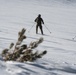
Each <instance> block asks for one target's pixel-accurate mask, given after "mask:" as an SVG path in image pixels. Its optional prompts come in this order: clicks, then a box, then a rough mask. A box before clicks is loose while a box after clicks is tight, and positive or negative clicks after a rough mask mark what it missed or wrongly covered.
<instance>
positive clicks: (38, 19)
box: [35, 17, 44, 26]
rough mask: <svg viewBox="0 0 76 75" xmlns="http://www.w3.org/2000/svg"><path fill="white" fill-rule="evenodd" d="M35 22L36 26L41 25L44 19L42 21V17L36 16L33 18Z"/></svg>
mask: <svg viewBox="0 0 76 75" xmlns="http://www.w3.org/2000/svg"><path fill="white" fill-rule="evenodd" d="M35 22H37V25H38V26H41V25H42V24H44V21H43V19H42V18H41V17H37V18H36V19H35Z"/></svg>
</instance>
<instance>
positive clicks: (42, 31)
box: [40, 26, 43, 35]
mask: <svg viewBox="0 0 76 75" xmlns="http://www.w3.org/2000/svg"><path fill="white" fill-rule="evenodd" d="M40 30H41V33H42V35H43V29H42V26H40Z"/></svg>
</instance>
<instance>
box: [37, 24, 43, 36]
mask: <svg viewBox="0 0 76 75" xmlns="http://www.w3.org/2000/svg"><path fill="white" fill-rule="evenodd" d="M38 27H39V28H40V30H41V33H42V35H43V29H42V26H41V25H36V34H37V33H38Z"/></svg>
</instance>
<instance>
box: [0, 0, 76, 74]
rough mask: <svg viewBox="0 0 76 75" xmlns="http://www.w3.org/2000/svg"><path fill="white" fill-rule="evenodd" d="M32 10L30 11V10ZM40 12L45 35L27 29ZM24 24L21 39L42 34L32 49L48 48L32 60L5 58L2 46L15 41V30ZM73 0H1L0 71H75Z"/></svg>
mask: <svg viewBox="0 0 76 75" xmlns="http://www.w3.org/2000/svg"><path fill="white" fill-rule="evenodd" d="M30 10H31V11H30ZM39 13H41V14H42V17H43V19H44V22H45V25H46V26H47V27H48V28H49V30H50V31H51V34H50V33H49V31H48V30H47V29H46V27H45V26H43V29H44V35H41V34H40V30H39V34H35V26H34V27H33V28H32V29H31V30H30V32H28V31H29V29H30V28H31V27H32V25H35V23H34V22H33V21H34V19H35V18H36V17H37V15H38V14H39ZM22 28H26V33H25V35H26V36H27V38H26V39H25V40H24V41H23V43H27V44H28V45H29V43H30V42H31V41H35V40H37V39H39V38H40V37H43V38H44V41H43V43H42V44H40V45H39V46H38V48H36V49H35V50H39V51H43V50H47V54H46V55H45V56H43V58H41V59H38V60H37V61H35V62H25V63H20V62H15V61H7V62H5V61H4V60H3V59H2V57H1V52H2V50H3V49H5V48H8V47H9V45H10V43H11V42H14V43H16V41H17V38H18V32H19V31H20V30H21V29H22ZM75 36H76V0H47V1H46V0H39V1H38V0H7V1H6V0H0V75H76V58H75V57H76V38H75V39H73V38H74V37H75Z"/></svg>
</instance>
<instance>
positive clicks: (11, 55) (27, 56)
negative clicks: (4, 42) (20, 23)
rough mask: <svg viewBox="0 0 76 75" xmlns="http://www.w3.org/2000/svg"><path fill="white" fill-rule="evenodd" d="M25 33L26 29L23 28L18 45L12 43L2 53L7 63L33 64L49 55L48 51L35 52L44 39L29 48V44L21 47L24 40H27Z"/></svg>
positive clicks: (33, 43) (19, 34) (31, 44)
mask: <svg viewBox="0 0 76 75" xmlns="http://www.w3.org/2000/svg"><path fill="white" fill-rule="evenodd" d="M25 31H26V29H24V28H23V29H22V30H21V31H20V32H18V40H17V42H16V44H14V43H11V44H10V46H9V48H8V49H4V50H3V51H2V57H3V59H4V60H5V61H9V60H12V61H19V62H25V61H31V62H33V61H35V60H37V59H38V58H42V56H43V55H45V54H46V53H47V51H46V50H44V51H42V52H41V53H39V52H38V50H37V51H35V52H33V49H34V48H36V47H38V45H39V44H40V43H42V42H43V38H42V37H41V38H39V39H38V40H36V41H34V42H31V43H30V44H29V46H27V44H23V45H21V44H22V42H23V40H24V39H26V36H25V35H24V33H25Z"/></svg>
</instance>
